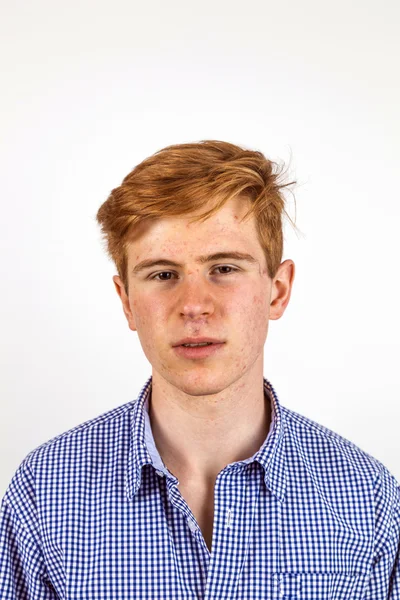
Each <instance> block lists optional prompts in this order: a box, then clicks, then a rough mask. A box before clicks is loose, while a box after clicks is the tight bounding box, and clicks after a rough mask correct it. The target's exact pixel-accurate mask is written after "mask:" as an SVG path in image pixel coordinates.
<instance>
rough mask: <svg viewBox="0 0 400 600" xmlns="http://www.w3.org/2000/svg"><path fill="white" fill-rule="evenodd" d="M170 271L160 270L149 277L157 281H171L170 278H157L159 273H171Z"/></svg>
mask: <svg viewBox="0 0 400 600" xmlns="http://www.w3.org/2000/svg"><path fill="white" fill-rule="evenodd" d="M171 273H172V271H161V273H156V274H155V275H153V276H151V277H150V279H156V280H157V281H171V280H170V279H158V277H159V276H160V275H165V274H171Z"/></svg>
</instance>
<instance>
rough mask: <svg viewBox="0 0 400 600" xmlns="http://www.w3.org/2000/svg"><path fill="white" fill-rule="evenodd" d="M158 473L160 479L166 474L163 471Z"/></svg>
mask: <svg viewBox="0 0 400 600" xmlns="http://www.w3.org/2000/svg"><path fill="white" fill-rule="evenodd" d="M156 473H157V475H158V476H159V477H164V473H163V472H162V471H156Z"/></svg>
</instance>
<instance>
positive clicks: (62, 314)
mask: <svg viewBox="0 0 400 600" xmlns="http://www.w3.org/2000/svg"><path fill="white" fill-rule="evenodd" d="M399 17H400V10H399V3H398V2H397V1H395V0H392V1H386V2H376V1H367V0H363V1H361V0H356V1H353V2H351V3H350V2H348V0H346V1H343V0H339V1H335V2H329V3H328V2H321V0H318V1H316V0H315V1H311V0H302V2H297V1H294V0H293V1H292V2H284V1H281V2H267V1H254V0H249V1H247V2H245V3H243V2H234V1H232V0H229V1H223V2H222V1H219V2H218V1H217V2H211V1H209V0H207V1H204V0H202V2H196V3H195V2H178V1H176V0H175V1H174V0H169V1H168V2H165V1H160V0H157V1H152V2H147V3H146V2H134V1H132V0H130V1H129V2H123V1H120V0H115V1H113V2H109V3H106V2H101V1H99V0H97V1H96V2H95V1H88V0H80V1H79V2H78V1H77V0H71V1H69V2H60V1H58V2H57V1H56V2H54V1H50V0H49V1H44V0H36V1H35V2H30V1H29V2H28V1H22V2H21V1H18V0H17V1H14V2H8V3H7V5H6V3H5V2H3V8H2V16H1V19H0V21H1V26H0V27H1V31H0V34H1V35H0V40H1V46H2V47H1V48H0V61H1V65H0V66H1V72H2V84H1V95H0V96H1V100H0V102H1V112H0V120H1V156H0V161H1V171H2V175H1V237H0V239H1V252H0V259H1V279H2V288H1V289H2V292H1V310H0V314H1V337H2V345H1V365H2V382H1V385H2V391H1V419H0V455H1V470H0V492H2V491H3V490H5V488H6V486H7V485H8V483H9V481H10V479H11V477H12V475H13V473H14V472H15V470H16V468H17V466H18V465H19V463H20V462H21V461H22V459H23V458H24V457H25V456H26V454H27V453H28V452H29V451H31V450H32V449H33V448H35V447H36V446H38V445H39V444H41V443H43V442H45V441H47V440H48V439H50V438H52V437H54V436H55V435H57V434H59V433H61V432H63V431H66V430H67V429H69V428H71V427H73V426H75V425H77V424H79V423H81V422H83V421H85V420H88V419H91V418H93V417H95V416H97V415H99V414H101V413H102V412H105V411H107V410H110V409H111V408H113V407H115V406H119V405H121V404H124V403H125V402H128V401H130V400H132V399H134V398H135V397H136V395H137V393H138V392H139V390H140V389H141V387H142V385H143V384H144V382H145V380H146V379H147V377H148V376H149V375H150V374H151V367H150V365H149V363H148V362H147V359H146V358H145V356H144V354H143V352H142V350H141V347H140V344H139V341H138V338H137V334H136V333H133V332H131V331H130V330H129V329H128V326H127V324H126V321H125V317H124V315H123V313H122V309H121V306H120V301H119V298H118V296H117V294H116V292H115V290H114V286H113V284H112V279H111V278H112V275H113V274H114V273H115V269H114V267H113V265H112V264H111V262H109V261H108V259H107V258H106V255H105V253H104V251H103V248H102V244H101V241H100V234H99V230H98V227H97V225H96V222H95V214H96V211H97V209H98V208H99V206H100V204H101V203H102V202H103V201H104V200H105V199H106V197H107V196H108V193H109V192H110V190H111V189H112V188H113V187H115V186H117V185H119V183H120V182H121V180H122V178H123V177H124V176H125V175H126V174H127V173H128V172H129V171H130V170H131V169H132V168H133V167H134V166H135V165H136V164H137V163H138V162H140V161H141V160H143V159H144V158H146V157H147V156H149V155H150V154H153V153H154V152H155V151H156V150H159V149H161V148H163V147H164V146H166V145H169V144H175V143H182V142H189V141H198V140H202V139H221V140H226V141H230V142H233V143H236V144H239V145H243V146H245V147H248V148H252V149H258V150H261V151H262V152H263V153H264V154H265V155H266V156H268V157H269V158H271V159H273V160H277V161H279V160H282V161H285V163H290V171H289V174H291V176H292V177H295V178H296V179H297V181H298V184H297V187H296V188H295V196H296V206H297V212H296V214H295V205H294V202H293V200H292V198H291V197H290V195H289V196H288V203H289V204H288V209H289V211H290V214H291V217H292V218H293V219H296V223H297V226H298V227H299V229H300V230H301V232H302V235H299V236H297V235H296V234H295V233H294V231H293V229H292V227H291V226H290V225H289V224H288V225H287V226H286V228H285V231H286V233H285V237H286V246H285V253H284V259H285V258H292V259H293V260H294V262H295V264H296V268H297V271H296V280H295V284H294V289H293V293H292V298H291V301H290V304H289V306H288V308H287V310H286V313H285V314H284V316H283V317H282V319H280V320H279V321H273V322H271V324H270V331H269V335H268V338H267V342H266V346H265V376H266V377H267V378H268V379H269V380H270V381H271V382H272V384H273V386H274V387H275V389H276V391H277V393H278V396H279V397H280V400H281V403H282V404H283V405H284V406H287V407H288V408H291V409H293V410H295V411H297V412H300V413H301V414H303V415H306V416H308V417H310V418H312V419H313V420H315V421H317V422H320V423H322V424H323V425H325V426H327V427H329V428H331V429H333V430H334V431H336V432H338V433H340V434H341V435H343V436H344V437H346V438H348V439H350V440H351V441H353V442H355V443H356V444H357V445H359V446H360V447H361V448H362V449H363V450H365V451H367V452H368V453H370V454H372V455H373V456H375V457H376V458H378V459H379V460H380V461H382V462H383V463H384V464H385V465H386V466H387V467H388V468H389V470H390V471H391V472H392V473H393V474H394V475H395V476H396V477H397V479H400V443H399V417H400V408H399V398H400V382H399V379H398V370H399V368H398V363H399V350H400V346H399V333H400V326H399V325H400V324H399V309H398V306H399V300H400V289H399V284H398V262H399V250H400V241H399V233H398V232H399V218H400V207H399V178H398V174H399V171H398V164H399V158H400V156H399V154H400V153H399V140H400V127H399V116H398V111H399V106H400V85H399V68H398V65H399V51H400V43H399V35H398V31H399Z"/></svg>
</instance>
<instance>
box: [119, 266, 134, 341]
mask: <svg viewBox="0 0 400 600" xmlns="http://www.w3.org/2000/svg"><path fill="white" fill-rule="evenodd" d="M113 282H114V285H115V289H116V290H117V294H118V296H119V297H120V298H121V302H122V308H123V311H124V315H125V317H126V320H127V321H128V325H129V329H131V330H132V331H136V325H135V318H134V316H133V314H132V311H131V307H130V304H129V297H128V295H127V293H126V292H125V286H124V284H123V283H122V279H121V278H120V277H119V276H118V275H114V277H113Z"/></svg>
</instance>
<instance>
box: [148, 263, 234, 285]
mask: <svg viewBox="0 0 400 600" xmlns="http://www.w3.org/2000/svg"><path fill="white" fill-rule="evenodd" d="M226 268H228V269H231V270H232V271H231V272H230V273H221V275H232V274H233V273H235V272H237V271H239V269H238V268H237V267H231V266H230V265H220V266H219V267H215V269H226ZM163 273H173V271H160V272H159V273H156V274H155V275H151V276H150V277H149V279H154V280H156V281H160V282H161V283H168V282H169V281H172V279H156V278H157V277H158V276H159V275H161V274H163Z"/></svg>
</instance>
